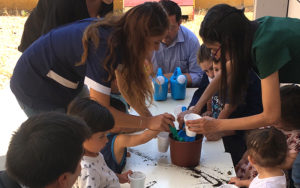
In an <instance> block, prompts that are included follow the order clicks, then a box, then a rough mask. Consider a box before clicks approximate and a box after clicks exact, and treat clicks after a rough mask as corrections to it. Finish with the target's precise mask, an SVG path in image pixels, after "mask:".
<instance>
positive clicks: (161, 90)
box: [152, 68, 169, 101]
mask: <svg viewBox="0 0 300 188" xmlns="http://www.w3.org/2000/svg"><path fill="white" fill-rule="evenodd" d="M152 82H153V85H154V100H156V101H164V100H166V99H167V96H168V83H169V81H168V78H167V77H165V76H164V74H163V72H162V69H161V68H158V70H157V74H156V77H155V78H153V79H152Z"/></svg>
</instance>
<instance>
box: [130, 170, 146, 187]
mask: <svg viewBox="0 0 300 188" xmlns="http://www.w3.org/2000/svg"><path fill="white" fill-rule="evenodd" d="M128 178H129V180H130V188H144V187H145V180H146V175H145V174H144V173H143V172H140V171H135V172H133V173H132V174H128Z"/></svg>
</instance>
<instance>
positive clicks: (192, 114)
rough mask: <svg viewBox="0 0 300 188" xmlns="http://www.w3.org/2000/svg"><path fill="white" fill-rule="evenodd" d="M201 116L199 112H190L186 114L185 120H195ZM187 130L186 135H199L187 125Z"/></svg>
mask: <svg viewBox="0 0 300 188" xmlns="http://www.w3.org/2000/svg"><path fill="white" fill-rule="evenodd" d="M200 118H201V116H200V115H198V114H194V113H190V114H186V115H185V116H184V117H183V119H184V122H186V121H188V120H194V119H200ZM185 132H186V135H187V136H189V137H194V136H196V135H197V133H195V132H193V131H190V130H189V128H188V127H187V126H185Z"/></svg>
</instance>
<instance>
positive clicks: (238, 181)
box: [228, 177, 252, 187]
mask: <svg viewBox="0 0 300 188" xmlns="http://www.w3.org/2000/svg"><path fill="white" fill-rule="evenodd" d="M251 181H252V180H251V179H250V180H241V179H240V178H237V177H233V178H231V179H230V180H229V182H228V183H229V184H234V185H236V186H238V187H249V185H250V183H251Z"/></svg>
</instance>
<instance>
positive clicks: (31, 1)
mask: <svg viewBox="0 0 300 188" xmlns="http://www.w3.org/2000/svg"><path fill="white" fill-rule="evenodd" d="M123 1H124V0H114V6H115V7H114V8H115V10H122V9H123V8H124V2H123ZM37 2H38V0H0V9H3V8H6V9H18V10H31V9H33V8H34V7H35V6H36V4H37ZM220 3H227V4H230V5H232V6H236V7H240V6H242V5H244V6H245V7H251V6H253V4H254V0H194V4H195V10H199V9H207V8H210V7H212V6H214V5H216V4H220Z"/></svg>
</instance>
